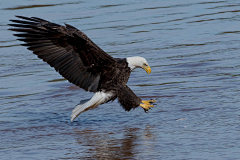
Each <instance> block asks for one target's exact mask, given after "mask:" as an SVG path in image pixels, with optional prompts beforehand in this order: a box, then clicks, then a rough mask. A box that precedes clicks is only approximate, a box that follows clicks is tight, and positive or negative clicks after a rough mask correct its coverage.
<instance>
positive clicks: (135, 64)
mask: <svg viewBox="0 0 240 160" xmlns="http://www.w3.org/2000/svg"><path fill="white" fill-rule="evenodd" d="M140 58H141V57H128V58H126V60H127V63H128V67H129V68H130V69H131V70H134V69H135V68H139V67H141V64H140V61H139V59H140Z"/></svg>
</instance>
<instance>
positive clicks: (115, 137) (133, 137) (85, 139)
mask: <svg viewBox="0 0 240 160" xmlns="http://www.w3.org/2000/svg"><path fill="white" fill-rule="evenodd" d="M141 132H142V133H141ZM74 133H75V136H76V141H77V143H78V144H79V145H82V146H83V147H82V148H83V150H79V152H78V153H76V154H78V155H79V156H81V157H78V158H80V159H81V158H85V159H87V158H89V159H91V158H92V159H138V158H141V157H138V155H141V154H139V152H144V148H142V147H141V146H142V145H143V144H146V141H148V140H150V139H151V137H154V136H153V135H152V134H151V132H150V131H149V126H148V127H146V129H144V130H142V129H141V128H125V129H123V130H122V132H118V133H116V132H115V133H113V132H97V131H96V130H79V129H75V130H74ZM139 133H140V134H139ZM146 134H147V135H146ZM139 147H141V148H142V150H141V149H140V150H139V149H138V148H139ZM76 157H77V155H76Z"/></svg>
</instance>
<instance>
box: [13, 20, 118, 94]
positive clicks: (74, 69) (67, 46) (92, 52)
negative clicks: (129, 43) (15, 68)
mask: <svg viewBox="0 0 240 160" xmlns="http://www.w3.org/2000/svg"><path fill="white" fill-rule="evenodd" d="M16 17H18V18H21V19H23V20H11V21H12V22H15V24H9V25H10V26H13V27H16V28H11V29H9V30H12V31H15V32H20V34H14V35H15V36H17V37H20V38H19V39H18V40H20V41H24V42H26V43H25V44H22V45H23V46H28V49H29V50H31V51H33V53H34V54H36V55H37V56H38V57H39V58H41V59H43V61H45V62H47V63H48V64H49V65H50V66H51V67H54V68H55V70H56V71H58V72H59V73H60V74H61V75H62V76H63V77H64V78H66V79H67V80H68V81H69V82H71V83H73V84H75V85H77V86H79V87H81V88H83V89H84V90H86V91H90V92H96V91H98V90H99V87H98V86H99V80H100V76H101V74H102V73H103V72H104V71H105V70H106V69H107V68H109V66H111V65H114V64H115V62H116V61H115V60H114V58H112V57H111V56H110V55H108V54H107V53H105V52H104V51H103V50H102V49H101V48H99V47H98V46H97V45H96V44H95V43H93V42H92V41H91V40H90V39H89V38H88V37H87V36H86V35H85V34H84V33H83V32H81V31H80V30H78V29H76V28H74V27H73V26H70V25H68V24H65V25H66V26H61V25H58V24H55V23H51V22H49V21H46V20H43V19H40V18H36V17H31V18H28V17H23V16H16Z"/></svg>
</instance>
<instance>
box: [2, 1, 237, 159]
mask: <svg viewBox="0 0 240 160" xmlns="http://www.w3.org/2000/svg"><path fill="white" fill-rule="evenodd" d="M0 6H1V7H0V13H1V14H0V18H1V23H0V35H1V37H0V42H1V43H0V60H1V61H0V105H1V113H0V141H1V144H0V156H1V159H31V160H32V159H194V160H195V159H214V160H215V159H218V160H220V159H224V160H225V159H239V157H240V144H239V140H240V136H239V135H240V133H239V132H240V125H239V120H240V110H239V105H240V102H239V99H240V96H239V91H240V87H239V86H240V65H239V62H240V56H239V49H240V46H239V44H240V29H239V24H240V3H239V1H237V0H229V1H227V0H221V1H219V0H215V1H212V0H195V1H184V0H170V1H169V0H162V1H156V0H150V1H136V0H129V1H127V0H123V1H111V2H109V1H104V0H98V1H96V0H93V1H84V0H83V1H77V0H71V1H64V0H53V1H46V0H42V1H37V0H31V1H30V0H22V1H16V0H13V1H4V2H3V1H2V2H0ZM14 15H23V16H36V17H41V18H44V19H47V20H50V21H52V22H55V23H59V24H64V23H68V24H71V25H73V26H75V27H77V28H79V29H81V30H82V31H84V32H85V33H86V34H87V35H88V36H89V37H90V38H91V39H92V40H93V41H94V42H95V43H96V44H98V45H99V46H100V47H101V48H102V49H103V50H105V51H106V52H107V53H109V54H110V55H111V56H114V57H128V56H136V55H138V56H143V57H145V58H146V59H147V60H148V62H149V64H150V66H151V67H152V73H151V74H150V75H148V74H146V73H145V71H144V70H141V69H136V70H135V71H134V72H133V73H132V75H131V78H130V80H129V82H128V85H129V86H130V87H131V89H132V90H134V92H135V93H136V94H137V95H138V96H140V97H141V98H142V99H151V98H155V99H157V102H156V107H155V108H153V109H152V110H151V111H150V112H149V113H148V114H146V113H145V112H144V111H143V110H142V109H141V108H137V109H135V110H134V111H130V112H125V111H124V110H123V109H122V108H121V107H120V105H119V104H118V102H117V101H114V102H113V103H108V104H104V105H101V106H99V107H98V108H97V109H94V110H89V111H88V112H85V113H83V114H81V116H80V117H78V118H77V119H76V121H74V122H73V123H71V122H70V117H69V116H70V115H71V111H72V109H73V108H74V107H75V105H77V104H78V103H79V102H80V101H81V100H86V99H89V98H90V97H91V96H93V94H92V93H87V92H85V91H84V90H82V89H79V88H78V87H76V86H74V85H72V84H70V83H69V82H68V81H66V80H64V79H63V78H62V77H61V76H60V75H59V74H58V73H56V72H55V70H54V69H53V68H51V67H49V66H48V64H46V63H44V62H42V61H41V60H39V59H38V58H37V57H36V56H35V55H33V54H32V53H31V52H30V51H28V50H27V49H26V48H25V47H23V46H20V45H19V44H20V42H19V41H16V39H15V37H13V36H12V32H10V31H8V30H7V29H8V28H9V26H7V24H8V23H10V22H9V19H14Z"/></svg>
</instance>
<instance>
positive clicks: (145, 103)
mask: <svg viewBox="0 0 240 160" xmlns="http://www.w3.org/2000/svg"><path fill="white" fill-rule="evenodd" d="M141 102H142V103H140V105H139V106H140V107H142V108H143V109H144V111H145V112H147V111H148V110H149V109H150V107H154V105H152V104H151V103H153V102H156V100H152V99H151V100H148V101H144V100H142V101H141Z"/></svg>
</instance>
